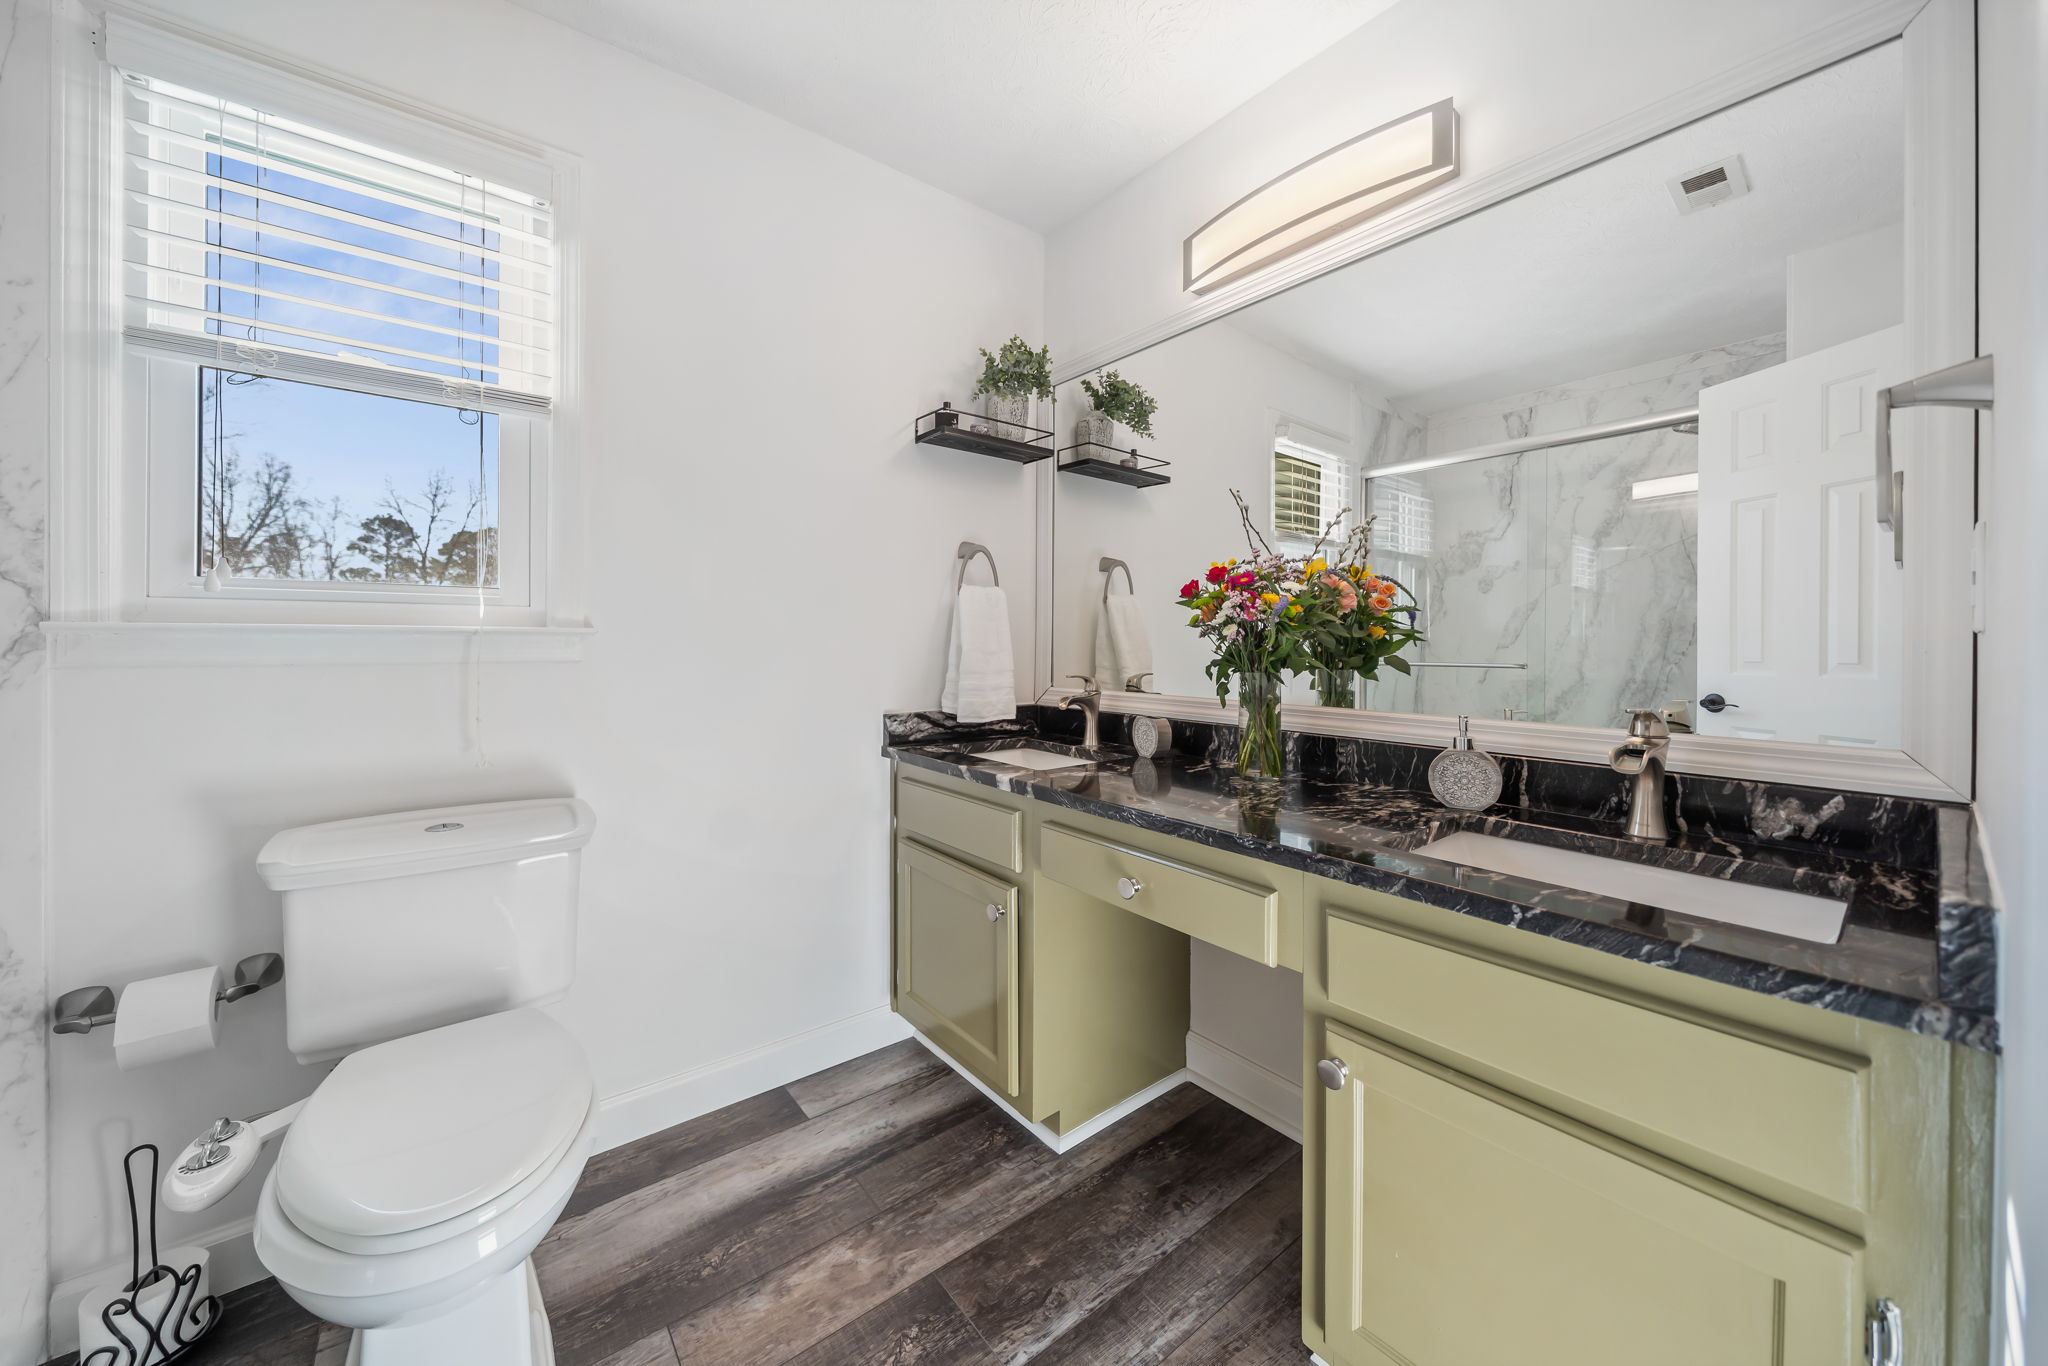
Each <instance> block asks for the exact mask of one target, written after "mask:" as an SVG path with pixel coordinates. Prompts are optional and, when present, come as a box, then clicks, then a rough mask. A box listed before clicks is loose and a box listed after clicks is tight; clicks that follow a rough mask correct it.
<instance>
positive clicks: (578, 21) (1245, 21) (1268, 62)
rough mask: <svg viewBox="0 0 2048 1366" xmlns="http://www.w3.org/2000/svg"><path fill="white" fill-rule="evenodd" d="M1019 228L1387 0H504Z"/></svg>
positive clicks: (1077, 199)
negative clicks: (821, 137)
mask: <svg viewBox="0 0 2048 1366" xmlns="http://www.w3.org/2000/svg"><path fill="white" fill-rule="evenodd" d="M513 2H514V3H515V4H518V5H521V6H524V7H525V8H527V9H530V10H534V11H536V12H538V13H540V14H544V15H547V16H548V17H550V18H552V19H555V20H558V21H560V22H561V23H564V24H567V25H569V26H570V27H571V28H576V29H580V30H582V31H583V32H584V33H587V34H589V35H591V36H592V37H594V38H599V39H602V40H603V41H605V42H608V43H612V44H614V45H615V46H618V47H623V48H625V49H627V50H628V51H631V52H635V53H638V54H639V55H641V56H643V57H646V58H648V59H650V60H652V61H654V62H656V63H658V64H659V65H662V66H665V67H668V68H670V69H671V70H674V71H678V72H681V73H682V74H683V75H685V76H689V77H692V78H693V79H696V80H699V81H702V82H704V83H705V84H706V85H709V86H712V87H714V88H716V89H719V90H722V91H725V92H726V93H727V94H730V95H732V96H734V97H736V98H738V99H741V100H745V101H746V102H747V103H748V104H751V105H754V106H756V107H758V108H761V109H765V110H767V111H769V112H770V113H773V114H777V115H779V116H781V117H782V118H785V119H788V120H789V121H791V122H792V123H796V124H800V125H802V126H803V127H806V128H809V129H812V130H813V131H815V132H818V133H822V134H824V135H825V136H826V137H829V138H831V139H833V140H834V141H836V142H840V143H843V144H844V145H846V146H848V147H851V148H854V149H855V150H856V151H860V152H864V153H866V154H867V155H869V156H871V157H873V158H875V159H876V160H877V161H881V162H884V163H886V164H888V165H890V166H894V167H896V168H897V169H898V170H901V171H904V172H907V173H908V174H910V175H913V176H915V177H917V178H918V179H919V180H922V181H925V182H926V183H927V184H931V185H936V186H938V187H939V188H941V189H944V190H950V191H951V192H952V193H954V194H957V195H959V196H960V197H961V198H963V199H967V200H970V201H972V202H974V203H976V204H980V205H982V206H983V207H984V208H988V209H992V210H994V211H995V212H996V213H999V214H1001V215H1003V216H1004V217H1005V218H1008V219H1011V220H1012V221H1014V222H1018V223H1022V224H1024V225H1026V226H1027V227H1032V228H1037V229H1039V230H1040V231H1045V230H1049V229H1051V228H1054V227H1057V226H1058V225H1059V224H1061V223H1063V222H1065V221H1066V220H1067V219H1068V218H1071V217H1072V216H1073V215H1074V214H1076V213H1079V212H1080V211H1081V210H1082V209H1085V208H1087V207H1088V206H1089V205H1091V204H1093V203H1095V202H1096V201H1097V200H1099V199H1101V198H1102V197H1103V196H1104V195H1106V194H1108V193H1109V192H1110V191H1111V190H1114V189H1115V188H1116V187H1117V186H1119V185H1121V184H1123V183H1124V182H1125V181H1126V180H1129V179H1130V178H1131V177H1132V176H1134V175H1136V174H1137V173H1138V172H1139V171H1142V170H1144V169H1145V168H1146V167H1147V166H1150V165H1151V164H1152V163H1153V162H1155V161H1157V160H1159V159H1160V158H1161V157H1163V156H1165V155H1166V154H1167V153H1168V152H1170V151H1172V150H1173V149H1174V148H1176V147H1178V146H1179V145H1180V144H1181V143H1183V142H1185V141H1187V140H1188V139H1189V138H1190V137H1192V136H1194V135H1195V134H1196V133H1198V132H1200V131H1201V130H1202V129H1204V128H1206V127H1208V126H1209V125H1210V124H1211V123H1214V122H1215V121H1216V120H1217V119H1219V118H1221V117H1222V116H1223V115H1224V114H1227V113H1229V112H1230V111H1231V110H1232V109H1234V108H1236V107H1237V106H1238V105H1239V104H1242V103H1243V102H1244V101H1245V100H1247V99H1249V98H1250V97H1251V96H1252V95H1255V94H1257V93H1258V92H1259V91H1261V90H1263V89H1265V88H1266V87H1267V86H1269V85H1272V84H1273V83H1274V82H1275V81H1277V80H1279V79H1280V77H1282V76H1284V75H1286V74H1287V73H1288V72H1289V71H1292V70H1293V69H1294V68H1295V67H1297V66H1300V65H1301V64H1302V63H1303V62H1305V61H1307V60H1308V59H1309V58H1311V57H1313V56H1315V55H1316V54H1317V53H1319V52H1321V51H1322V50H1323V49H1324V48H1326V47H1328V46H1330V44H1332V43H1334V42H1335V41H1336V40H1337V39H1339V38H1341V37H1343V36H1344V35H1345V34H1347V33H1350V32H1351V31H1352V30H1353V29H1355V28H1357V27H1358V26H1359V25H1360V24H1363V23H1365V22H1366V21H1367V20H1368V19H1370V18H1372V17H1373V16H1374V15H1376V14H1378V13H1380V12H1381V11H1382V10H1385V9H1387V8H1389V7H1390V6H1391V5H1392V4H1393V3H1394V0H513Z"/></svg>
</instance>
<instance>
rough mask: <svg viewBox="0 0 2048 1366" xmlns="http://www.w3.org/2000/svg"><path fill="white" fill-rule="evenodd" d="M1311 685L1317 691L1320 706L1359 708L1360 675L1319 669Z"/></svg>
mask: <svg viewBox="0 0 2048 1366" xmlns="http://www.w3.org/2000/svg"><path fill="white" fill-rule="evenodd" d="M1310 684H1311V686H1313V687H1314V688H1315V690H1316V704H1317V705H1318V706H1323V707H1350V708H1354V709H1355V708H1356V707H1357V706H1358V675H1357V674H1355V673H1353V672H1352V671H1351V670H1349V669H1317V670H1316V671H1315V676H1314V677H1313V678H1312V679H1310Z"/></svg>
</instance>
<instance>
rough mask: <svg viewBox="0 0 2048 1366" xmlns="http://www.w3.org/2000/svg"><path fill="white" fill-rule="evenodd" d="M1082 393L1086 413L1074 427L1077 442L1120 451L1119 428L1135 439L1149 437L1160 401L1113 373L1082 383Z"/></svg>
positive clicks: (1107, 372) (1106, 372)
mask: <svg viewBox="0 0 2048 1366" xmlns="http://www.w3.org/2000/svg"><path fill="white" fill-rule="evenodd" d="M1098 380H1099V381H1100V383H1098V382H1097V381H1098ZM1081 391H1082V392H1083V393H1085V394H1087V395H1088V405H1089V411H1088V412H1086V413H1084V414H1083V415H1082V416H1081V417H1080V418H1079V419H1078V420H1077V421H1076V422H1075V423H1074V440H1075V441H1076V442H1079V443H1082V444H1084V445H1094V446H1104V447H1107V448H1108V449H1110V450H1120V449H1122V447H1121V446H1120V444H1119V443H1120V442H1121V440H1122V432H1121V430H1120V429H1121V428H1124V427H1128V428H1130V429H1131V433H1132V435H1134V436H1144V437H1149V436H1151V435H1152V414H1154V413H1156V412H1158V411H1159V400H1157V399H1155V398H1153V397H1152V395H1150V394H1148V393H1146V392H1145V391H1144V390H1143V389H1141V388H1140V387H1138V386H1137V385H1136V384H1133V383H1132V382H1131V381H1129V380H1127V379H1125V378H1124V377H1123V376H1122V375H1119V374H1118V373H1117V372H1116V371H1114V370H1108V371H1104V372H1102V373H1100V374H1098V375H1097V376H1096V377H1095V379H1092V380H1088V379H1084V380H1082V381H1081Z"/></svg>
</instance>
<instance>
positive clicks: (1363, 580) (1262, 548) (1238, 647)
mask: <svg viewBox="0 0 2048 1366" xmlns="http://www.w3.org/2000/svg"><path fill="white" fill-rule="evenodd" d="M1230 496H1231V498H1232V499H1233V500H1235V502H1236V503H1237V511H1238V518H1239V520H1240V521H1241V522H1242V523H1243V524H1244V534H1245V542H1246V548H1247V552H1248V553H1247V555H1246V557H1245V558H1244V559H1242V560H1240V559H1229V560H1219V561H1215V562H1213V563H1211V564H1210V566H1209V568H1208V569H1207V571H1205V572H1204V573H1203V574H1202V575H1201V576H1200V577H1199V578H1194V579H1190V580H1188V582H1187V583H1186V584H1184V585H1182V587H1181V592H1180V603H1181V606H1183V607H1186V608H1188V609H1190V610H1191V611H1192V612H1193V614H1194V615H1192V616H1190V617H1189V618H1188V625H1189V626H1191V627H1193V628H1194V629H1195V630H1196V631H1198V632H1199V633H1200V634H1201V636H1202V638H1203V639H1204V640H1205V641H1207V642H1208V643H1209V646H1210V648H1211V649H1212V650H1213V651H1214V652H1215V658H1214V659H1212V660H1210V662H1209V663H1208V665H1207V666H1206V672H1207V673H1208V675H1209V677H1210V679H1211V680H1212V681H1214V683H1215V684H1216V700H1217V702H1219V703H1225V702H1227V701H1228V700H1229V696H1230V690H1231V685H1232V683H1233V682H1234V683H1235V684H1236V687H1237V695H1238V708H1239V712H1240V715H1239V720H1238V725H1239V730H1238V742H1237V768H1238V773H1239V774H1240V775H1241V776H1243V777H1247V778H1278V777H1280V776H1281V774H1282V770H1283V767H1284V760H1283V749H1284V747H1283V744H1282V736H1281V730H1280V690H1281V685H1282V683H1283V682H1284V681H1285V678H1286V675H1288V674H1290V673H1293V674H1313V675H1316V676H1317V677H1318V678H1319V679H1321V678H1325V677H1327V678H1332V679H1336V678H1348V677H1349V676H1351V675H1353V674H1356V675H1357V676H1359V677H1363V678H1367V679H1371V678H1374V677H1377V676H1378V672H1379V666H1380V665H1381V664H1382V663H1385V664H1387V665H1388V666H1389V667H1391V668H1394V669H1398V670H1399V671H1400V672H1402V673H1406V672H1408V662H1407V661H1406V660H1404V659H1402V658H1401V656H1400V655H1399V654H1398V653H1396V652H1397V651H1398V650H1400V649H1401V648H1402V647H1403V646H1404V645H1407V644H1409V643H1411V642H1414V641H1419V640H1421V639H1422V638H1423V637H1422V631H1421V629H1420V628H1419V627H1418V626H1417V625H1416V619H1417V617H1418V616H1419V615H1420V609H1418V608H1417V607H1416V606H1415V605H1414V600H1413V598H1412V597H1411V598H1408V601H1407V602H1406V603H1405V604H1404V603H1402V602H1401V601H1400V599H1401V598H1403V597H1406V596H1407V590H1406V589H1405V588H1403V587H1402V586H1401V585H1400V584H1399V583H1396V582H1395V581H1394V580H1392V579H1387V578H1382V577H1380V576H1378V575H1376V574H1374V573H1373V572H1372V568H1371V566H1370V564H1368V563H1367V560H1368V558H1369V556H1370V554H1371V548H1372V521H1373V519H1372V518H1370V517H1368V518H1366V519H1365V521H1364V522H1363V523H1362V524H1361V525H1359V526H1358V527H1357V528H1355V529H1354V530H1353V531H1352V532H1351V533H1350V535H1348V536H1347V537H1345V539H1344V540H1343V542H1342V543H1341V544H1340V545H1339V546H1337V547H1336V548H1334V549H1332V550H1331V551H1330V552H1329V553H1328V554H1325V553H1324V547H1325V546H1326V545H1327V544H1328V542H1329V536H1330V533H1331V532H1332V531H1334V530H1336V528H1337V527H1339V526H1341V525H1343V523H1344V521H1345V519H1346V518H1348V517H1349V516H1350V509H1349V508H1346V509H1344V510H1342V511H1340V512H1339V513H1338V514H1337V515H1336V516H1335V517H1333V518H1332V519H1331V520H1330V523H1329V525H1328V526H1326V527H1324V529H1323V534H1322V535H1321V536H1320V537H1318V538H1317V540H1316V542H1315V544H1314V545H1312V546H1311V547H1310V548H1309V550H1308V552H1307V553H1306V554H1303V555H1295V556H1290V555H1282V554H1279V553H1278V552H1276V551H1275V550H1274V549H1273V547H1272V546H1271V545H1269V544H1268V543H1267V541H1266V538H1265V537H1264V536H1262V535H1260V534H1259V530H1258V527H1257V526H1256V525H1254V523H1253V521H1252V514H1251V509H1250V508H1249V507H1248V506H1247V505H1246V503H1245V501H1244V496H1243V495H1242V494H1240V493H1239V492H1238V491H1237V490H1236V489H1232V490H1231V491H1230ZM1332 686H1335V685H1334V684H1333V685H1332Z"/></svg>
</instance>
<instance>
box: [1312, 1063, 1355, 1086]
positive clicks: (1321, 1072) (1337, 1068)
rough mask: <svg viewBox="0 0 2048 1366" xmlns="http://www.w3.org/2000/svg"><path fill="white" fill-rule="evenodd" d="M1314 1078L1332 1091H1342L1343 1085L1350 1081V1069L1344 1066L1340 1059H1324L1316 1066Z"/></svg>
mask: <svg viewBox="0 0 2048 1366" xmlns="http://www.w3.org/2000/svg"><path fill="white" fill-rule="evenodd" d="M1316 1076H1317V1077H1319V1078H1321V1079H1322V1083H1323V1085H1324V1086H1326V1087H1328V1088H1329V1089H1330V1090H1332V1091H1341V1090H1343V1089H1344V1083H1345V1082H1347V1081H1350V1080H1351V1069H1350V1068H1349V1067H1346V1066H1345V1065H1344V1060H1343V1059H1342V1058H1324V1059H1323V1060H1322V1061H1321V1062H1319V1063H1317V1064H1316Z"/></svg>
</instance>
